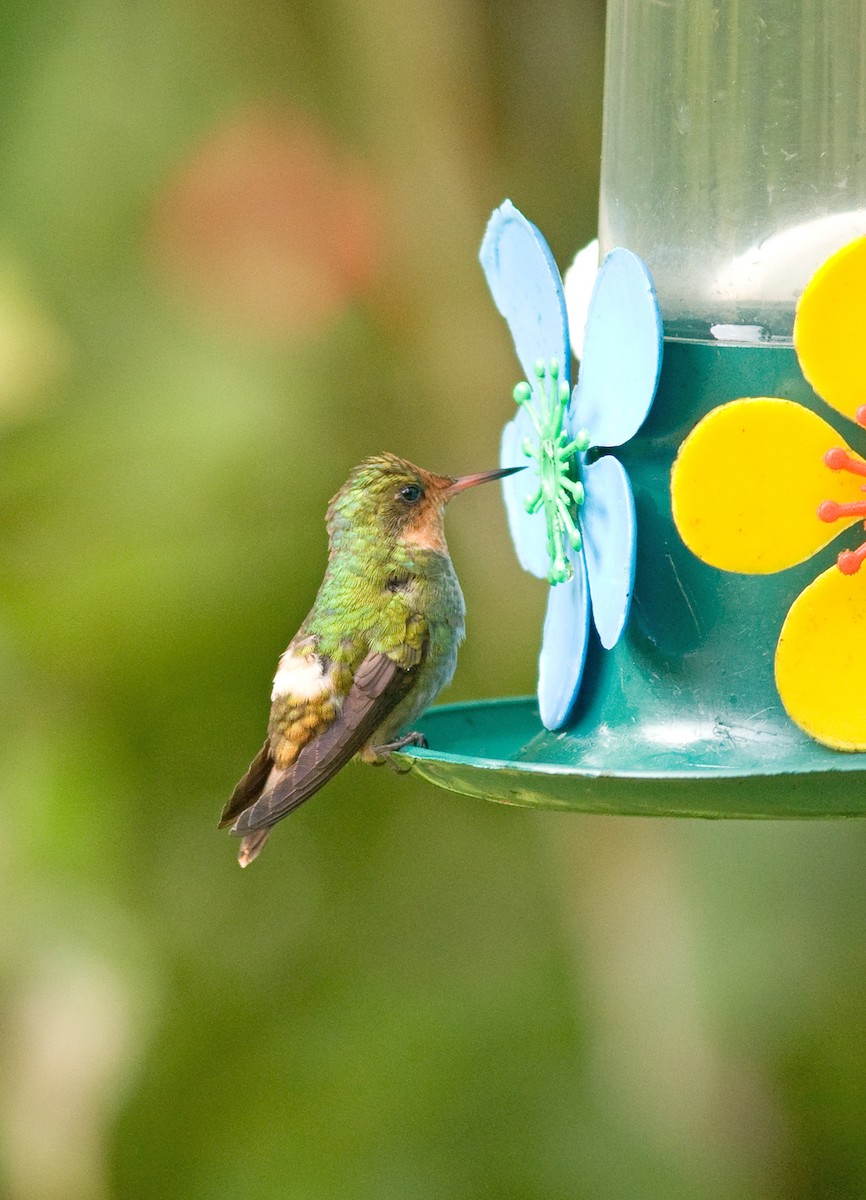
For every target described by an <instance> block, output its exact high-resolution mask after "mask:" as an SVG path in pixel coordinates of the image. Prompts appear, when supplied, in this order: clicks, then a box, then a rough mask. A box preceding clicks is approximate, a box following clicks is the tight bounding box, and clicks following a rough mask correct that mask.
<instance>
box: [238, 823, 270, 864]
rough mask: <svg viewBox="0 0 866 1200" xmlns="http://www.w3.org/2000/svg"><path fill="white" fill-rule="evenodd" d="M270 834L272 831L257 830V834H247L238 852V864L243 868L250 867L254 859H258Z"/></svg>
mask: <svg viewBox="0 0 866 1200" xmlns="http://www.w3.org/2000/svg"><path fill="white" fill-rule="evenodd" d="M270 832H271V831H270V829H257V830H256V832H255V833H248V834H247V836H246V837H245V838H244V840H243V841H242V842H241V848H240V850H238V862H239V863H240V865H241V866H242V867H248V866H249V865H250V863H251V862H252V861H253V860H254V859H256V858H258V856H259V855H260V854H261V852H262V847H263V846H264V844H265V842H266V841H267V840H268V837H269V836H270Z"/></svg>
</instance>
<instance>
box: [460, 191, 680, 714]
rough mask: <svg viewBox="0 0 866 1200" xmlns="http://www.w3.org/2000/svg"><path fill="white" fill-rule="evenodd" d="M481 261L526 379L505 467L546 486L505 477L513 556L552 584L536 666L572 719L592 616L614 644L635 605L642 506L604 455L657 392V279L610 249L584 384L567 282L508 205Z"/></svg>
mask: <svg viewBox="0 0 866 1200" xmlns="http://www.w3.org/2000/svg"><path fill="white" fill-rule="evenodd" d="M481 265H482V267H483V268H484V273H485V275H486V276H487V282H488V284H489V285H490V290H491V292H492V293H493V299H494V300H495V301H496V307H497V308H498V309H499V311H500V312H501V313H502V315H503V316H504V317H505V320H506V321H507V322H508V327H509V329H510V330H511V336H512V338H513V339H514V346H515V349H516V350H517V357H518V359H519V360H520V363H521V365H522V367H523V369H524V371H525V372H526V379H527V382H524V383H520V384H518V385H517V387H516V388H515V389H514V398H515V400H516V401H517V403H518V405H519V408H518V412H517V415H516V416H515V417H514V419H513V420H512V421H509V423H508V424H507V425H506V426H505V429H504V431H503V434H502V456H501V461H502V464H503V466H513V465H515V464H516V463H517V462H519V461H520V458H521V456H523V455H526V456H527V457H529V458H531V459H532V462H533V464H534V468H535V473H536V476H537V478H536V479H535V481H534V485H533V486H531V487H530V490H529V492H528V494H527V486H526V480H527V474H526V473H524V472H521V473H520V474H518V475H514V476H511V477H510V478H508V479H506V480H505V481H504V485H503V486H504V494H505V505H506V509H507V512H508V523H509V526H510V529H511V536H512V538H513V540H514V544H515V547H516V549H517V556H518V558H519V560H520V563H521V566H523V567H524V568H525V569H526V570H527V571H529V572H530V573H531V574H533V575H536V576H538V577H539V578H540V579H548V580H549V581H550V583H551V589H550V598H549V601H548V606H547V616H546V618H545V622H544V634H543V638H542V646H541V655H540V658H539V677H538V702H539V708H540V711H541V719H542V721H543V723H544V724H545V726H546V727H547V728H548V729H560V728H562V726H563V725H565V723H566V722H567V720H568V717H569V714H570V712H571V710H572V707H573V705H574V700H575V697H576V695H577V691H578V689H579V687H580V681H581V677H582V675H583V667H584V662H585V660H586V650H587V645H588V642H589V630H590V613H592V618H593V621H594V623H595V628H596V630H597V632H598V636H599V639H600V641H601V644H602V646H604V648H605V649H608V650H609V649H610V648H611V647H612V646H614V645H615V644H616V643H617V641H618V640H619V637H620V634H621V633H622V631H623V629H624V627H625V623H626V619H627V617H628V610H629V604H630V602H631V593H632V586H633V582H634V564H635V515H634V499H633V497H632V491H631V485H630V483H629V480H628V475H627V474H626V472H625V468H624V467H623V466H622V464H621V463H620V462H619V461H618V460H617V459H616V458H614V457H613V456H612V455H610V454H605V453H604V450H606V449H609V448H610V447H615V446H621V445H622V444H623V443H624V442H627V441H628V440H629V438H631V437H633V436H634V434H635V433H637V431H638V429H640V427H641V425H642V424H643V422H644V420H645V418H646V415H647V413H648V412H649V408H650V405H651V404H652V401H653V397H654V396H655V392H656V387H657V386H658V378H659V372H660V370H661V359H662V324H661V315H660V313H659V307H658V302H657V300H656V295H655V290H654V288H653V283H652V279H651V278H650V275H649V272H648V271H647V268H646V266H645V265H644V264H643V262H642V261H641V260H640V259H639V258H638V257H637V255H635V254H632V253H631V251H629V250H620V249H617V250H612V251H611V252H610V254H608V255H607V257H606V258H605V260H604V262H603V263H602V265H601V267H600V269H599V272H598V275H597V277H596V281H595V286H594V288H593V292H592V299H591V300H590V305H589V315H588V317H587V322H586V329H585V334H584V345H583V358H582V360H581V365H580V372H579V375H578V380H577V385H576V386H575V388H574V390H573V391H572V389H571V349H570V342H569V334H568V315H567V312H566V307H565V296H564V294H563V289H562V280H561V279H560V276H559V271H558V270H557V267H556V263H555V262H554V261H553V255H552V254H551V252H550V248H549V247H548V245H547V242H546V241H545V240H544V238H543V237H542V235H541V233H540V232H539V231H538V229H536V227H535V226H534V225H533V224H532V223H531V222H530V221H527V219H526V218H525V217H524V216H523V214H522V213H520V212H519V211H518V210H517V209H516V208H515V207H514V205H513V204H512V203H511V201H510V200H506V201H505V203H504V204H502V205H501V206H500V207H499V208H498V209H496V210H495V212H494V213H493V215H492V216H491V218H490V221H489V223H488V225H487V231H486V233H485V235H484V240H483V242H482V244H481Z"/></svg>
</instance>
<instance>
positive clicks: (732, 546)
mask: <svg viewBox="0 0 866 1200" xmlns="http://www.w3.org/2000/svg"><path fill="white" fill-rule="evenodd" d="M836 446H842V447H843V448H845V449H847V447H846V446H845V443H844V441H843V440H842V438H840V437H839V434H838V433H837V432H836V430H835V429H833V427H832V426H830V425H828V424H827V422H826V421H822V420H821V418H820V417H818V416H816V415H815V413H813V412H810V411H809V409H807V408H803V407H802V405H800V404H795V403H794V402H793V401H791V400H771V399H767V398H764V397H761V398H757V399H744V400H733V401H731V403H730V404H723V405H722V406H721V407H720V408H716V409H713V411H712V412H710V413H708V414H707V415H706V416H705V417H704V418H703V420H702V421H700V422H699V423H698V424H697V425H696V426H695V428H694V429H693V430H692V432H691V433H690V434H689V436H688V437H687V438H686V440H685V441H684V442H683V444H682V446H680V452H679V454H678V456H677V460H676V462H675V463H674V466H673V472H672V476H671V500H672V503H673V513H674V520H675V522H676V525H677V529H678V530H679V532H680V537H681V538H682V539H683V541H684V542H685V543H686V545H687V546H688V547H689V549H690V550H691V551H692V552H693V553H694V554H696V555H697V556H698V558H702V559H703V560H704V562H707V563H709V564H710V565H711V566H714V567H720V568H721V569H722V570H724V571H742V572H744V573H747V574H750V575H765V574H769V573H770V572H772V571H781V570H782V569H783V568H785V567H792V566H794V564H795V563H798V562H803V560H804V559H807V558H809V557H810V556H811V555H812V554H814V553H815V552H816V551H817V550H820V549H821V547H822V546H826V545H827V543H828V542H831V541H832V540H833V538H834V537H835V536H836V535H837V534H838V533H839V532H840V531H841V530H842V529H846V528H847V527H848V526H849V525H852V524H854V522H855V521H856V520H857V519H858V518H857V517H847V518H844V519H842V520H838V521H834V522H833V523H832V524H828V523H827V522H826V521H822V520H820V518H819V517H818V506H819V505H820V504H821V502H822V501H823V500H835V501H837V502H838V503H840V504H844V503H850V502H853V501H858V500H863V499H864V493H863V491H862V490H861V486H860V485H861V483H862V482H863V480H862V478H861V477H859V476H855V475H851V474H849V473H848V472H847V471H831V470H830V469H829V467H827V466H826V465H825V464H824V455H825V453H826V452H827V451H828V450H830V449H832V448H833V447H836ZM849 453H850V454H851V457H852V458H853V459H857V460H858V461H862V459H859V458H858V456H857V455H856V454H853V452H851V451H849Z"/></svg>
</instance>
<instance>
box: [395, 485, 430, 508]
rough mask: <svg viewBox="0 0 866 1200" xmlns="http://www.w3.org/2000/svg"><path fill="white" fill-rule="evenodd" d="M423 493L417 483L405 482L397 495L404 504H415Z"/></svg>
mask: <svg viewBox="0 0 866 1200" xmlns="http://www.w3.org/2000/svg"><path fill="white" fill-rule="evenodd" d="M423 495H424V489H423V488H422V487H421V486H420V485H419V484H417V483H407V484H406V486H405V487H403V488H400V491H399V496H400V499H401V500H404V501H405V502H406V504H417V503H418V501H419V500H420V499H421V497H422V496H423Z"/></svg>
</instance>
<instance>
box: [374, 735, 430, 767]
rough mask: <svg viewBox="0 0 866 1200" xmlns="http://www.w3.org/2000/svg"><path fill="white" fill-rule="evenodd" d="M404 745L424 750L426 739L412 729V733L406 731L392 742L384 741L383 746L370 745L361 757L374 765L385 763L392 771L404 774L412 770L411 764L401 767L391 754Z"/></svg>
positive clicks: (401, 748)
mask: <svg viewBox="0 0 866 1200" xmlns="http://www.w3.org/2000/svg"><path fill="white" fill-rule="evenodd" d="M406 746H418V747H419V748H420V749H421V750H426V749H427V739H426V738H425V736H424V734H423V733H419V732H418V731H417V730H413V732H412V733H407V734H405V735H404V736H403V737H401V738H397V740H396V741H394V742H385V744H384V745H383V746H370V747H369V749H368V750H366V751H365V752H364V754H363V755H362V757H363V758H364V760H365V762H371V763H373V764H374V765H376V766H382V764H383V763H387V764H388V766H389V767H390V768H391V770H392V771H396V772H397V774H398V775H405V774H406V772H407V771H411V770H412V766H411V764H409V765H408V766H405V767H401V766H400V765H399V764H398V763H396V762H395V761H394V759H393V758H392V757H391V756H392V754H393V753H394V751H395V750H403V749H404V748H405V747H406Z"/></svg>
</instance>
